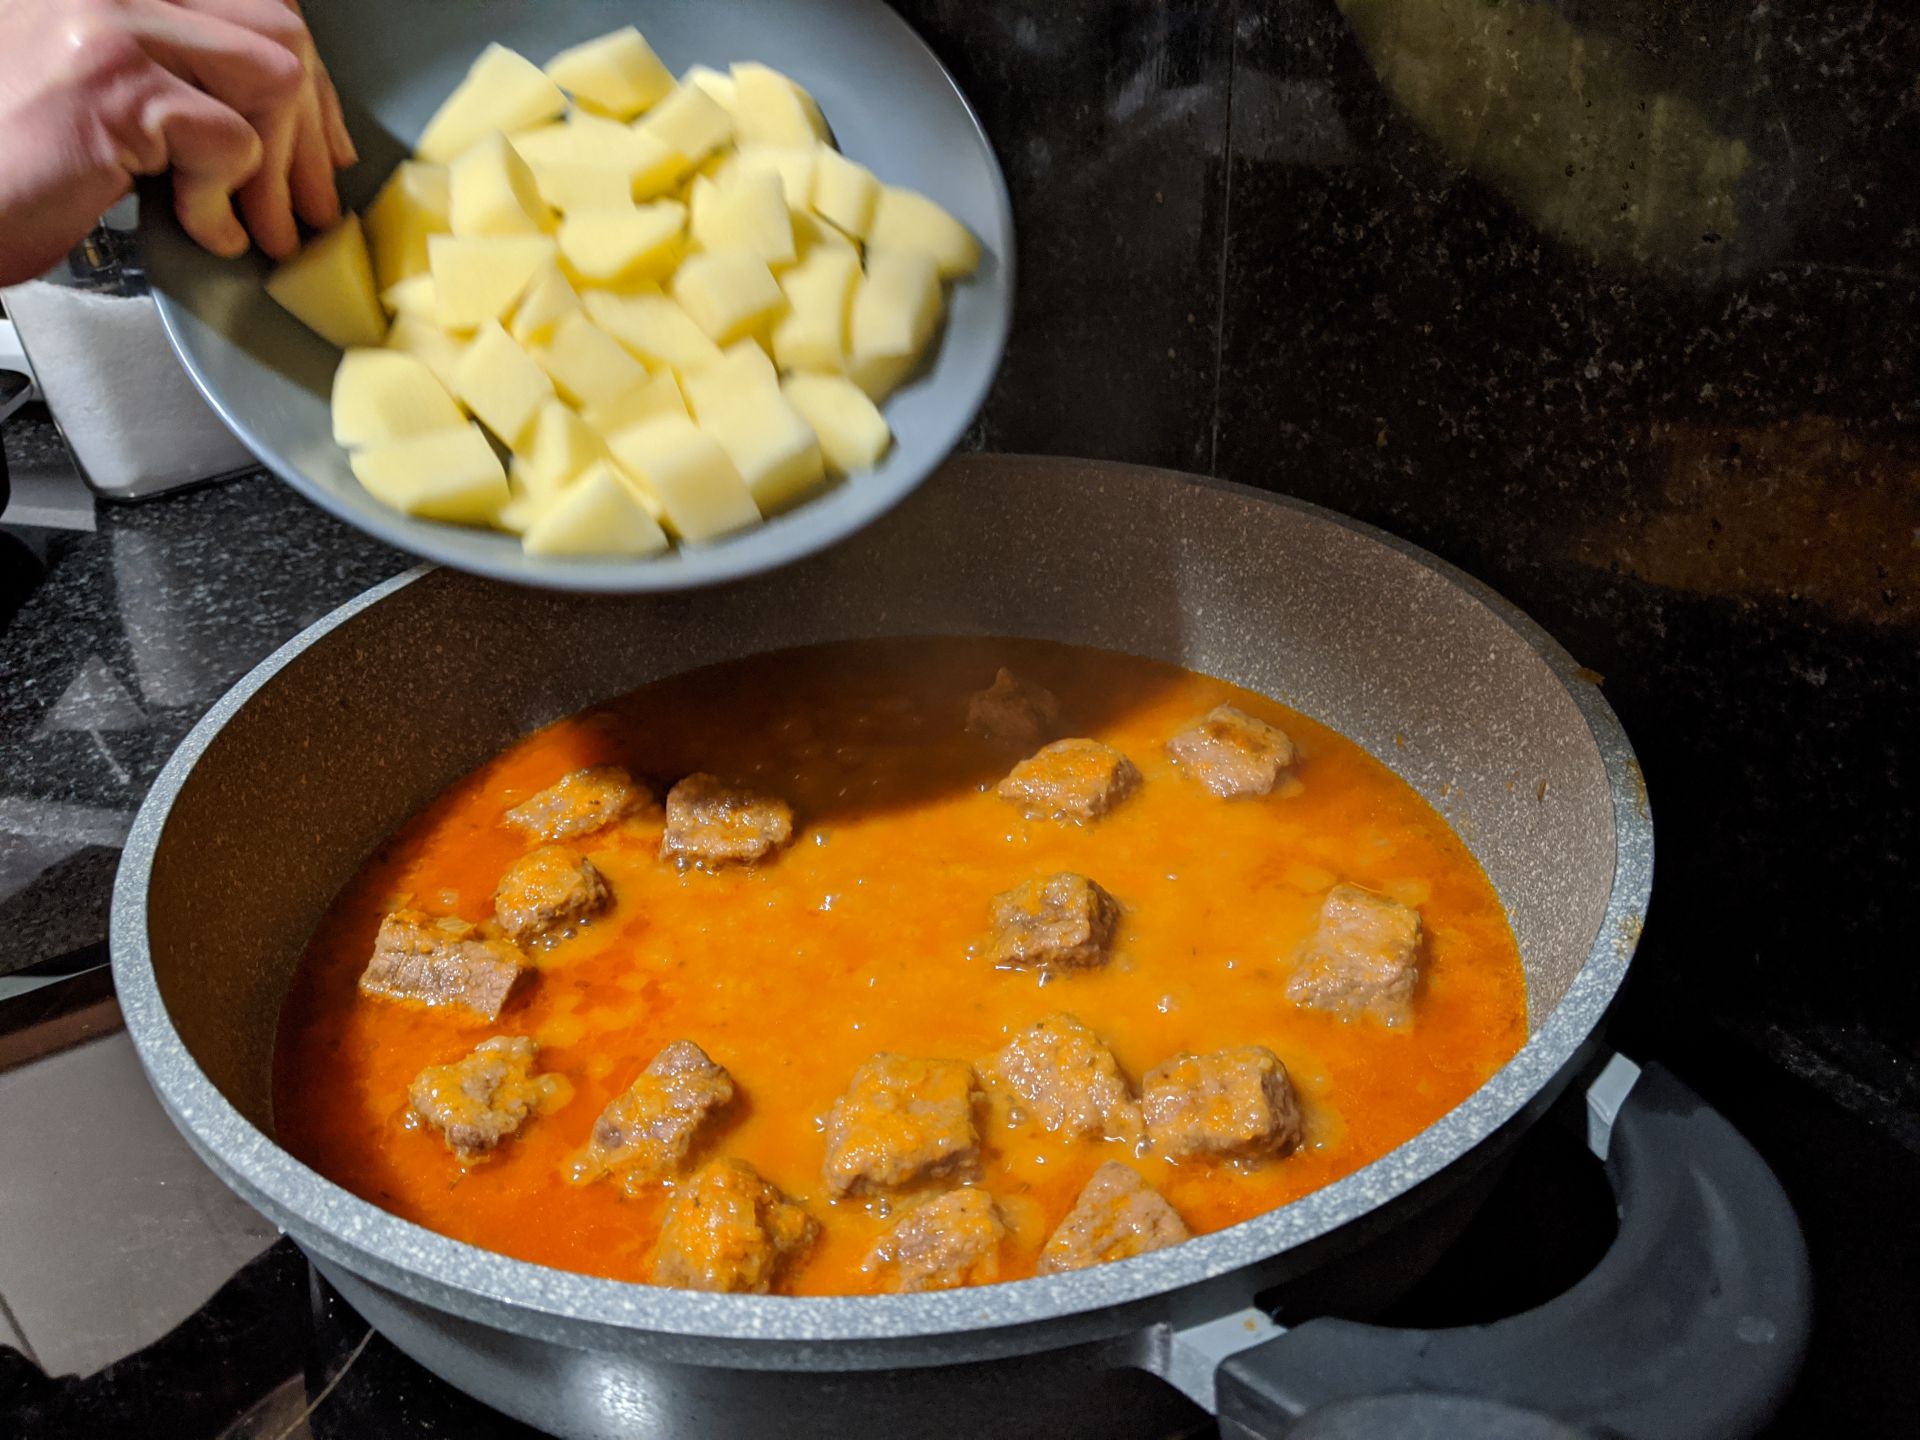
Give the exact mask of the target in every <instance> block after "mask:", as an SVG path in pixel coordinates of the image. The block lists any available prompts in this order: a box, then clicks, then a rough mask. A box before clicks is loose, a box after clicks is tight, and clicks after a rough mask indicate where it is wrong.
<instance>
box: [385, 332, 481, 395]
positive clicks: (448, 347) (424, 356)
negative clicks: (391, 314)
mask: <svg viewBox="0 0 1920 1440" xmlns="http://www.w3.org/2000/svg"><path fill="white" fill-rule="evenodd" d="M387 349H389V350H398V351H399V352H400V353H401V354H403V355H412V356H414V357H415V358H417V359H418V360H420V361H421V363H422V364H424V365H425V366H426V367H427V368H428V369H429V370H431V371H433V373H434V375H435V377H436V378H437V379H438V380H439V381H440V383H441V384H442V385H444V386H446V387H447V389H448V390H452V389H453V372H454V370H455V369H456V368H457V367H458V366H459V364H460V357H461V356H462V355H464V354H466V351H467V342H466V341H464V340H462V339H460V338H459V337H458V336H456V335H449V334H448V333H447V332H446V331H445V330H442V329H441V328H440V327H439V326H438V325H435V324H434V323H433V322H432V321H430V320H422V319H421V318H420V317H419V316H417V315H400V316H397V317H395V319H394V322H393V328H392V329H390V330H388V331H387Z"/></svg>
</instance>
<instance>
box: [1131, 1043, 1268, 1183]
mask: <svg viewBox="0 0 1920 1440" xmlns="http://www.w3.org/2000/svg"><path fill="white" fill-rule="evenodd" d="M1140 1095H1141V1100H1140V1108H1141V1109H1142V1111H1144V1112H1145V1114H1146V1119H1147V1134H1148V1135H1149V1136H1150V1137H1151V1138H1152V1140H1153V1143H1154V1145H1155V1146H1156V1147H1157V1148H1158V1149H1159V1151H1160V1153H1161V1154H1163V1155H1165V1156H1166V1157H1167V1158H1168V1159H1170V1160H1184V1159H1187V1158H1189V1157H1198V1158H1204V1159H1212V1160H1251V1159H1256V1158H1259V1157H1262V1156H1269V1155H1284V1154H1286V1153H1287V1152H1288V1151H1289V1150H1291V1149H1293V1148H1294V1147H1295V1146H1296V1145H1298V1144H1299V1143H1300V1139H1301V1135H1302V1123H1303V1122H1302V1119H1301V1115H1300V1097H1299V1096H1298V1095H1296V1094H1295V1093H1294V1089H1293V1081H1292V1080H1291V1079H1289V1078H1288V1076H1287V1067H1286V1066H1285V1065H1282V1064H1281V1063H1280V1057H1279V1056H1278V1055H1275V1054H1274V1053H1273V1052H1272V1051H1271V1050H1269V1049H1267V1048H1266V1047H1265V1046H1264V1045H1242V1046H1239V1047H1238V1048H1236V1049H1232V1050H1216V1051H1214V1052H1213V1053H1212V1054H1210V1055H1186V1054H1181V1055H1176V1056H1174V1057H1173V1058H1172V1059H1171V1060H1167V1061H1164V1062H1163V1063H1161V1064H1159V1065H1156V1066H1154V1067H1153V1069H1151V1070H1149V1071H1148V1072H1147V1075H1146V1079H1145V1080H1143V1081H1142V1082H1141V1085H1140Z"/></svg>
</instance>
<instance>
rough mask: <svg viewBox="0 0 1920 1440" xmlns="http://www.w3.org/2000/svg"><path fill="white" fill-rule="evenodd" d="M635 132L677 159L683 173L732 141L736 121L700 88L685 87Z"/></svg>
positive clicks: (635, 127) (648, 114)
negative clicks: (663, 148) (666, 150)
mask: <svg viewBox="0 0 1920 1440" xmlns="http://www.w3.org/2000/svg"><path fill="white" fill-rule="evenodd" d="M634 129H635V131H637V132H638V133H639V134H641V135H645V136H647V137H648V138H649V139H652V140H657V141H659V142H660V144H662V145H664V146H666V147H667V149H669V150H671V151H673V152H674V154H676V155H678V156H679V157H680V168H681V169H683V170H691V169H692V168H693V167H694V166H695V165H698V164H699V163H700V162H701V161H702V160H704V159H706V158H707V156H709V155H711V154H712V153H713V152H714V151H716V150H718V149H719V148H720V147H721V146H722V145H724V144H726V143H727V141H729V140H731V139H732V138H733V117H732V116H730V115H728V114H727V112H726V111H725V110H723V109H721V108H720V106H719V105H718V104H716V103H715V102H714V100H713V97H712V96H710V95H708V94H707V92H706V91H705V90H703V89H701V88H700V87H699V86H698V85H686V84H682V85H680V86H678V87H676V88H675V90H674V92H673V93H672V94H671V95H669V96H667V98H666V99H664V100H662V101H661V102H660V103H659V104H658V105H656V106H654V107H653V109H651V110H649V111H648V112H647V113H646V116H645V117H644V118H643V119H641V120H640V121H638V122H637V123H636V124H635V125H634Z"/></svg>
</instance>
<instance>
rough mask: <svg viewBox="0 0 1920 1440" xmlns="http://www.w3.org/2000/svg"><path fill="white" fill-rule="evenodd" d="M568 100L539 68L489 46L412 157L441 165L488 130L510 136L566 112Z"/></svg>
mask: <svg viewBox="0 0 1920 1440" xmlns="http://www.w3.org/2000/svg"><path fill="white" fill-rule="evenodd" d="M566 109H567V97H566V96H565V95H563V94H561V93H560V87H559V86H558V85H556V84H554V83H553V81H551V80H549V79H548V78H547V77H546V75H545V74H543V73H542V72H541V70H540V69H539V67H537V66H536V65H534V63H533V62H532V61H531V60H529V59H527V58H526V57H525V56H524V55H521V54H520V53H519V52H517V51H514V50H509V49H508V48H507V47H506V46H504V45H489V46H487V48H486V49H485V50H482V51H481V52H480V58H479V59H477V60H475V61H474V62H473V68H472V69H470V70H468V71H467V78H466V79H464V80H462V81H461V82H460V85H459V88H457V89H456V90H455V91H454V92H453V93H452V94H451V95H449V96H448V97H447V98H446V99H445V100H444V101H442V102H441V105H440V108H439V109H438V110H436V111H434V113H433V119H431V120H429V121H428V122H427V128H426V129H425V130H423V131H422V132H421V133H420V143H419V144H418V145H416V146H414V153H415V154H416V155H418V156H419V157H420V158H421V159H422V160H430V161H434V162H437V163H440V164H445V163H446V162H448V161H450V160H452V159H454V158H455V157H456V156H458V155H460V154H461V153H462V152H463V151H465V150H466V149H467V147H468V146H470V145H472V144H473V142H474V141H476V140H478V139H479V138H480V137H481V136H482V135H485V134H486V133H487V132H488V131H489V130H501V131H505V132H506V133H508V134H512V133H513V132H514V131H515V130H527V129H531V128H532V127H533V126H535V125H538V124H540V123H541V122H542V121H543V120H554V119H558V118H559V117H560V116H561V115H563V114H565V113H566Z"/></svg>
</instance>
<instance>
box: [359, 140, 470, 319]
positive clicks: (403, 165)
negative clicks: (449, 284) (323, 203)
mask: <svg viewBox="0 0 1920 1440" xmlns="http://www.w3.org/2000/svg"><path fill="white" fill-rule="evenodd" d="M452 213H453V199H452V190H451V182H450V179H449V177H448V173H447V167H446V166H444V165H423V164H421V163H420V162H419V161H417V160H402V161H401V162H400V164H399V165H398V166H396V167H395V168H394V172H393V174H391V175H389V176H388V177H387V183H386V184H384V185H382V186H381V187H380V193H379V194H378V195H376V196H374V199H373V204H371V205H369V206H368V207H367V248H368V250H369V251H370V252H371V254H372V256H373V278H374V280H375V281H376V282H377V283H378V284H379V286H380V288H381V290H383V291H384V290H386V289H388V288H389V287H390V286H393V285H397V284H399V283H400V282H401V281H402V280H405V279H408V278H409V277H411V276H414V275H420V274H424V273H425V272H426V268H427V237H428V236H429V235H444V234H446V233H447V232H448V231H449V230H450V229H451V228H452V224H453V221H452Z"/></svg>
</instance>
